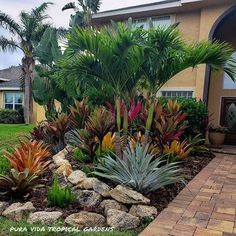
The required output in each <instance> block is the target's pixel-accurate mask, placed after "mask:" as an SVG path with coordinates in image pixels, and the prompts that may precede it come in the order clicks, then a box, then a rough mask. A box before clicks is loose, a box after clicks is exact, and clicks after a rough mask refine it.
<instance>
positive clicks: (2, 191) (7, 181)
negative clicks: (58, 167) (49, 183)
mask: <svg viewBox="0 0 236 236" xmlns="http://www.w3.org/2000/svg"><path fill="white" fill-rule="evenodd" d="M42 186H43V185H42V184H41V183H40V180H39V178H38V176H37V175H30V174H29V170H28V169H25V170H24V171H23V172H19V171H17V170H15V169H11V171H10V174H9V175H0V195H3V196H5V195H6V196H9V197H17V198H24V197H27V196H28V195H29V194H30V192H32V191H33V190H34V189H36V188H39V187H42Z"/></svg>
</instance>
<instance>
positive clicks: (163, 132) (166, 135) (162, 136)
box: [144, 100, 187, 151]
mask: <svg viewBox="0 0 236 236" xmlns="http://www.w3.org/2000/svg"><path fill="white" fill-rule="evenodd" d="M180 108H181V106H180V105H179V104H178V103H177V102H173V101H172V100H169V101H168V103H167V106H166V107H164V106H162V105H161V104H159V103H158V104H156V105H155V107H154V117H153V123H152V126H151V133H150V137H151V138H152V141H153V142H154V143H155V144H157V145H158V147H159V148H160V150H162V151H163V146H164V145H165V144H167V143H170V142H172V141H173V140H179V139H180V137H181V136H182V135H183V133H184V131H185V129H186V127H187V121H186V117H187V114H184V113H182V111H181V109H180ZM146 114H147V113H146ZM146 117H147V115H146ZM144 142H145V137H144Z"/></svg>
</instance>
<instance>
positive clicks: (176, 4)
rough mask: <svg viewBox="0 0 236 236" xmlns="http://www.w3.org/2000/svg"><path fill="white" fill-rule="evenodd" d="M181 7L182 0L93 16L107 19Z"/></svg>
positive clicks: (122, 9)
mask: <svg viewBox="0 0 236 236" xmlns="http://www.w3.org/2000/svg"><path fill="white" fill-rule="evenodd" d="M195 1H196V0H195ZM181 6H182V3H181V0H167V1H164V2H160V3H158V4H157V3H152V4H145V5H139V6H134V7H127V8H121V9H116V10H111V11H104V12H99V13H96V14H94V15H93V19H99V18H106V17H111V16H120V15H125V14H133V13H139V12H146V11H153V10H162V9H170V8H175V7H181Z"/></svg>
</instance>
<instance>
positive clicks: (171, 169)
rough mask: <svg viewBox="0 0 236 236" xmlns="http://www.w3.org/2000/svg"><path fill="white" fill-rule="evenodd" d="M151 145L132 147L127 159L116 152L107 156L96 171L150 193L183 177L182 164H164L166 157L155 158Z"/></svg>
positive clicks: (126, 156) (126, 152) (99, 174)
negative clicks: (149, 149) (163, 158)
mask: <svg viewBox="0 0 236 236" xmlns="http://www.w3.org/2000/svg"><path fill="white" fill-rule="evenodd" d="M148 147H149V146H148V145H147V146H146V147H145V148H143V147H142V145H141V144H138V145H136V147H135V148H133V145H131V144H129V146H128V147H127V148H126V149H125V151H124V156H123V159H121V158H119V157H118V156H116V155H115V159H114V157H113V156H111V155H107V156H105V157H104V158H103V159H102V161H101V163H100V164H99V165H98V166H97V167H96V170H95V171H94V172H93V174H95V175H97V176H100V177H103V178H107V179H109V180H111V181H113V182H115V183H118V184H124V185H127V186H129V187H132V188H133V189H135V190H137V191H139V192H144V193H149V192H152V191H155V190H157V189H159V188H161V187H163V186H165V185H169V184H173V183H176V182H179V181H182V180H183V178H184V177H183V175H182V174H181V168H180V167H179V164H178V163H169V164H166V165H163V162H165V160H162V157H161V156H160V157H159V158H155V157H154V155H152V154H150V153H148Z"/></svg>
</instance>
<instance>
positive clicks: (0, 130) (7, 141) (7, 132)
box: [0, 124, 33, 174]
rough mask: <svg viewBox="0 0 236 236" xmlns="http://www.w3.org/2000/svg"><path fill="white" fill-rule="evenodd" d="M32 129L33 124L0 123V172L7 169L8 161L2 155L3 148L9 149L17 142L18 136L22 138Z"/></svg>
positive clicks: (4, 171) (2, 172)
mask: <svg viewBox="0 0 236 236" xmlns="http://www.w3.org/2000/svg"><path fill="white" fill-rule="evenodd" d="M32 129H33V125H24V124H16V125H6V124H0V174H5V173H6V172H7V170H9V164H8V161H7V160H6V159H5V158H4V157H3V150H4V149H7V150H10V149H11V148H12V147H14V146H15V145H17V144H18V143H19V138H22V139H23V138H24V136H25V135H27V134H28V133H29V131H31V130H32Z"/></svg>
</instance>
